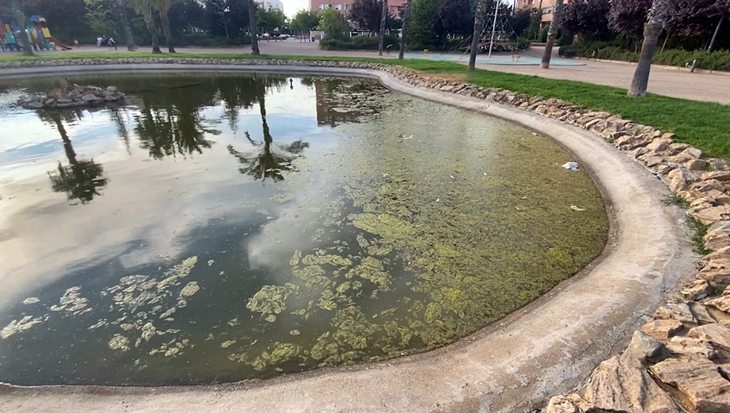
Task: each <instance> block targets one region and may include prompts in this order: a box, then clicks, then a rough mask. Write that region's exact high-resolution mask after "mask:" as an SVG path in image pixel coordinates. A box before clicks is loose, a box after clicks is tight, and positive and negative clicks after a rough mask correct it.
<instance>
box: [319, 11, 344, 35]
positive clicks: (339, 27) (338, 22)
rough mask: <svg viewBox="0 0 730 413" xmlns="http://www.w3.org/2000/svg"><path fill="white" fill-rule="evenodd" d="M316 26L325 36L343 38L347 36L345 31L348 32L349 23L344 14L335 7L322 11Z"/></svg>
mask: <svg viewBox="0 0 730 413" xmlns="http://www.w3.org/2000/svg"><path fill="white" fill-rule="evenodd" d="M317 28H318V29H319V30H322V31H324V32H325V35H326V36H327V37H331V38H333V39H344V38H345V37H347V33H349V32H350V24H349V23H348V22H347V20H346V19H345V16H344V15H343V14H342V13H340V12H339V11H337V10H335V9H326V10H323V11H322V14H321V17H320V19H319V26H317Z"/></svg>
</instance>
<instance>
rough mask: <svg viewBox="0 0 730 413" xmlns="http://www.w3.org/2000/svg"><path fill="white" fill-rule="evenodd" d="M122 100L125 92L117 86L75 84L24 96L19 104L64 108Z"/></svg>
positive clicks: (38, 107)
mask: <svg viewBox="0 0 730 413" xmlns="http://www.w3.org/2000/svg"><path fill="white" fill-rule="evenodd" d="M122 101H124V93H122V92H120V91H119V88H117V87H116V86H109V87H107V88H106V89H104V88H100V87H97V86H80V85H73V86H68V87H64V88H60V89H54V90H52V91H50V92H37V93H34V94H32V95H29V96H23V97H22V98H20V99H19V100H18V105H20V106H22V107H23V108H25V109H64V108H81V107H97V106H102V105H108V104H114V103H119V102H122Z"/></svg>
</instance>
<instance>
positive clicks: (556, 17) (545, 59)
mask: <svg viewBox="0 0 730 413" xmlns="http://www.w3.org/2000/svg"><path fill="white" fill-rule="evenodd" d="M562 5H563V0H557V1H556V2H555V6H553V21H552V22H550V29H548V37H547V43H545V51H544V52H543V54H542V61H541V62H540V67H541V68H543V69H550V58H551V57H552V56H553V44H555V36H557V35H558V28H559V27H560V15H561V14H562V10H560V9H561V6H562Z"/></svg>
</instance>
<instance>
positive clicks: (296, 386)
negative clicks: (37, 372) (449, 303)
mask: <svg viewBox="0 0 730 413" xmlns="http://www.w3.org/2000/svg"><path fill="white" fill-rule="evenodd" d="M115 66H116V67H115ZM198 66H199V67H198ZM130 69H132V70H135V71H147V70H153V71H160V70H187V71H189V70H214V71H219V72H220V71H236V72H242V71H247V72H253V71H255V72H266V73H287V74H293V73H296V74H323V75H338V74H347V75H356V76H368V77H376V78H378V79H380V81H381V82H382V83H383V84H384V85H385V86H387V87H389V88H391V89H393V90H395V91H399V92H403V93H407V94H410V95H413V96H416V97H420V98H423V99H428V100H433V101H436V102H441V103H445V104H449V105H454V106H458V107H461V108H465V109H469V110H474V111H478V112H481V113H485V114H488V115H492V116H497V117H500V118H503V119H507V120H510V121H513V122H516V123H519V124H521V125H523V126H526V127H528V128H531V129H533V130H536V131H540V133H542V134H544V135H546V136H548V137H550V138H552V139H554V140H555V141H556V142H558V143H559V144H561V145H562V146H564V147H565V148H566V149H567V150H568V151H570V152H572V153H573V154H575V155H576V157H577V158H578V159H579V161H580V162H581V163H582V164H583V165H587V166H589V168H590V170H591V171H592V175H593V177H594V179H595V181H596V182H597V183H598V185H599V186H600V187H601V189H602V191H603V193H604V196H605V197H606V199H607V204H608V205H607V207H608V208H609V212H610V213H612V214H613V216H614V217H615V220H614V236H613V237H611V239H610V241H609V243H610V244H609V245H608V247H607V251H606V253H605V254H604V258H603V259H602V260H598V261H597V262H594V263H593V264H591V266H590V267H589V268H588V269H587V270H585V271H584V272H582V273H581V274H579V275H578V276H576V277H573V278H572V279H570V280H568V281H566V282H564V283H562V284H560V285H559V286H558V287H556V288H555V289H554V290H553V291H551V292H550V293H549V294H547V295H546V296H544V297H542V298H541V299H539V300H537V301H535V302H533V303H532V304H530V305H528V306H526V307H525V308H523V309H522V310H520V311H518V312H517V313H514V314H512V315H511V316H509V317H507V318H506V319H504V320H502V321H501V322H499V323H497V324H495V325H492V326H490V327H487V328H485V329H484V330H482V331H480V332H478V333H476V334H474V335H473V336H470V337H468V338H466V339H464V340H462V341H461V342H459V343H456V344H454V345H451V346H447V347H446V348H443V349H440V350H437V351H433V352H430V353H426V354H421V355H417V356H412V357H407V358H403V359H398V360H392V361H390V362H383V363H376V364H369V365H363V366H358V367H355V368H339V369H330V370H324V371H319V372H314V373H307V374H300V375H294V376H290V377H284V378H280V379H275V380H271V381H267V382H263V383H259V384H254V385H239V384H233V385H225V386H215V387H187V388H109V387H106V388H97V387H49V388H16V387H9V386H7V387H5V388H0V410H1V411H3V412H15V411H34V410H37V411H59V410H67V411H82V410H83V411H135V412H180V411H205V412H225V411H247V412H283V411H286V412H335V411H348V412H372V411H393V412H403V411H412V412H426V411H459V412H461V411H485V412H510V413H514V412H529V411H533V409H535V408H536V407H539V406H540V405H544V404H545V403H546V399H547V398H549V397H550V396H552V395H554V394H558V393H565V392H567V391H569V390H572V389H574V388H575V387H577V386H578V385H579V384H580V383H581V382H582V381H583V380H584V379H585V378H586V377H587V376H588V375H589V374H590V372H591V371H592V370H593V369H594V368H595V366H596V365H598V363H599V362H600V361H602V360H604V359H605V358H607V357H608V356H609V355H611V353H612V352H613V351H614V349H618V348H619V346H622V345H624V344H625V343H626V342H627V341H628V338H629V337H630V335H631V333H633V331H634V330H635V329H636V328H637V327H638V326H639V325H640V324H642V318H643V316H644V315H646V314H651V313H652V311H653V309H654V308H656V307H657V306H658V305H660V304H661V303H663V302H664V301H665V300H666V298H667V294H668V293H669V291H670V290H672V289H673V288H674V287H675V286H676V285H678V283H679V282H680V281H681V279H682V278H683V277H685V276H687V277H689V276H691V275H693V274H694V270H695V268H694V260H695V256H694V255H693V254H692V252H691V248H690V245H689V243H687V242H686V241H685V239H686V234H685V232H684V227H683V218H682V217H683V214H681V213H680V212H679V211H678V210H677V209H676V208H672V207H669V206H667V205H665V204H664V203H662V202H661V200H662V199H663V198H665V197H667V196H668V195H669V191H668V190H667V188H666V186H665V185H664V184H662V182H661V181H660V180H659V179H657V178H656V177H654V176H653V175H651V174H650V173H648V172H647V171H646V170H645V169H644V168H643V167H642V166H641V165H639V164H638V163H636V162H635V161H633V160H632V159H631V158H629V157H628V156H626V155H624V154H622V153H621V152H619V151H618V150H616V149H615V148H613V147H612V146H610V145H609V144H607V143H605V142H604V141H603V140H601V139H600V137H598V136H596V135H595V134H593V133H591V132H588V131H585V130H582V129H579V128H577V127H573V126H569V125H566V124H565V123H563V122H560V121H558V120H555V119H551V118H547V117H542V116H539V115H536V114H534V113H532V112H528V111H521V110H518V109H514V108H511V107H508V106H503V105H500V104H495V103H491V102H487V101H484V100H480V99H476V98H471V97H465V96H459V95H454V94H452V93H443V92H438V91H436V90H432V89H424V88H417V87H414V86H412V85H410V84H407V83H405V82H403V81H401V80H399V79H397V78H396V77H395V76H394V75H392V74H390V73H386V72H382V71H376V70H364V69H339V68H337V69H335V68H321V67H293V66H273V67H265V66H250V67H249V66H240V65H238V66H233V65H231V66H225V65H224V66H214V67H210V66H208V67H206V66H202V65H190V64H186V65H174V64H164V65H144V66H136V65H105V66H91V67H84V66H80V67H72V66H64V67H60V68H53V69H51V70H52V71H53V73H54V74H58V73H59V71H68V72H73V73H78V72H79V71H94V72H100V71H101V70H104V71H107V70H115V71H118V70H125V71H129V70H130ZM11 70H12V69H9V70H3V72H4V75H8V74H9V72H10V71H11ZM32 72H34V73H39V74H43V73H48V72H47V68H39V69H38V70H37V71H35V70H33V71H32ZM28 73H29V70H28V69H23V74H24V75H25V76H27V75H28Z"/></svg>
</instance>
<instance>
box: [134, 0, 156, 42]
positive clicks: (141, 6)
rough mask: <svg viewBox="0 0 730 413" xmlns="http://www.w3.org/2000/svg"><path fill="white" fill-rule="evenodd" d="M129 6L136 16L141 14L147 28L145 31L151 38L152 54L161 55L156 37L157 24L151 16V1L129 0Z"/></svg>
mask: <svg viewBox="0 0 730 413" xmlns="http://www.w3.org/2000/svg"><path fill="white" fill-rule="evenodd" d="M129 1H130V5H131V6H132V8H133V9H134V11H135V12H136V13H137V14H141V15H142V18H143V19H144V24H145V26H147V30H148V31H149V32H150V36H152V53H162V51H161V50H160V43H159V39H158V36H157V24H156V23H155V19H154V17H153V16H152V10H153V5H152V3H153V0H129Z"/></svg>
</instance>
